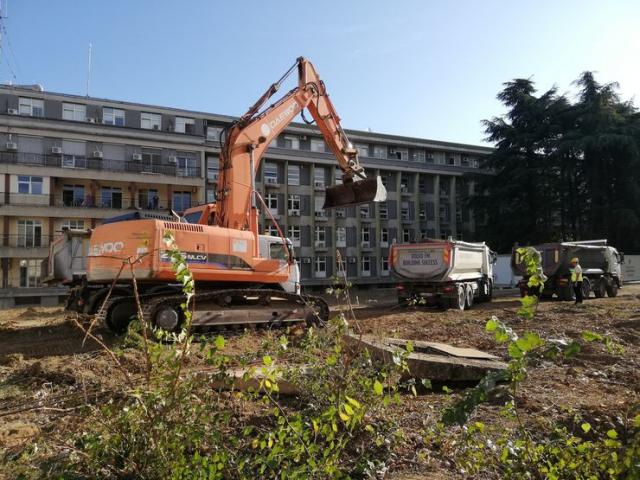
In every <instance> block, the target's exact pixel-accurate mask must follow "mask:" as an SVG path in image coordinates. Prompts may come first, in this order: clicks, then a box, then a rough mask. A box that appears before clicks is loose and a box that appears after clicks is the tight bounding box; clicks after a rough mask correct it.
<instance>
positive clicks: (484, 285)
mask: <svg viewBox="0 0 640 480" xmlns="http://www.w3.org/2000/svg"><path fill="white" fill-rule="evenodd" d="M492 298H493V282H492V281H491V280H482V281H481V282H480V294H479V295H478V301H479V302H490V301H491V299H492Z"/></svg>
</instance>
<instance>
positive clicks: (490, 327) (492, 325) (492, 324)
mask: <svg viewBox="0 0 640 480" xmlns="http://www.w3.org/2000/svg"><path fill="white" fill-rule="evenodd" d="M498 325H499V322H498V320H496V318H495V317H493V318H491V320H488V321H487V324H486V325H485V327H484V329H485V331H487V332H495V331H496V330H497V329H498Z"/></svg>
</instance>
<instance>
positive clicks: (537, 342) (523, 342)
mask: <svg viewBox="0 0 640 480" xmlns="http://www.w3.org/2000/svg"><path fill="white" fill-rule="evenodd" d="M516 345H517V346H518V348H519V349H520V350H521V351H522V353H525V354H526V353H528V352H530V351H531V350H534V349H536V348H538V347H541V346H542V345H544V341H542V339H541V338H540V337H539V336H538V335H536V334H535V333H531V332H526V333H525V334H524V336H522V337H520V338H519V339H518V340H516Z"/></svg>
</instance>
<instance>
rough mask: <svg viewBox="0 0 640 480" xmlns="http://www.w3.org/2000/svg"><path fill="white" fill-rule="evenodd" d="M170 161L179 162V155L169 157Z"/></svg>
mask: <svg viewBox="0 0 640 480" xmlns="http://www.w3.org/2000/svg"><path fill="white" fill-rule="evenodd" d="M169 163H178V157H174V156H171V157H169Z"/></svg>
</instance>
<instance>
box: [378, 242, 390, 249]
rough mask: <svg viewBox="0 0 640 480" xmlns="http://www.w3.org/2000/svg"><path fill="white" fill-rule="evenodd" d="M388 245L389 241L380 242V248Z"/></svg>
mask: <svg viewBox="0 0 640 480" xmlns="http://www.w3.org/2000/svg"><path fill="white" fill-rule="evenodd" d="M388 246H389V242H380V247H381V248H387V247H388Z"/></svg>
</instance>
